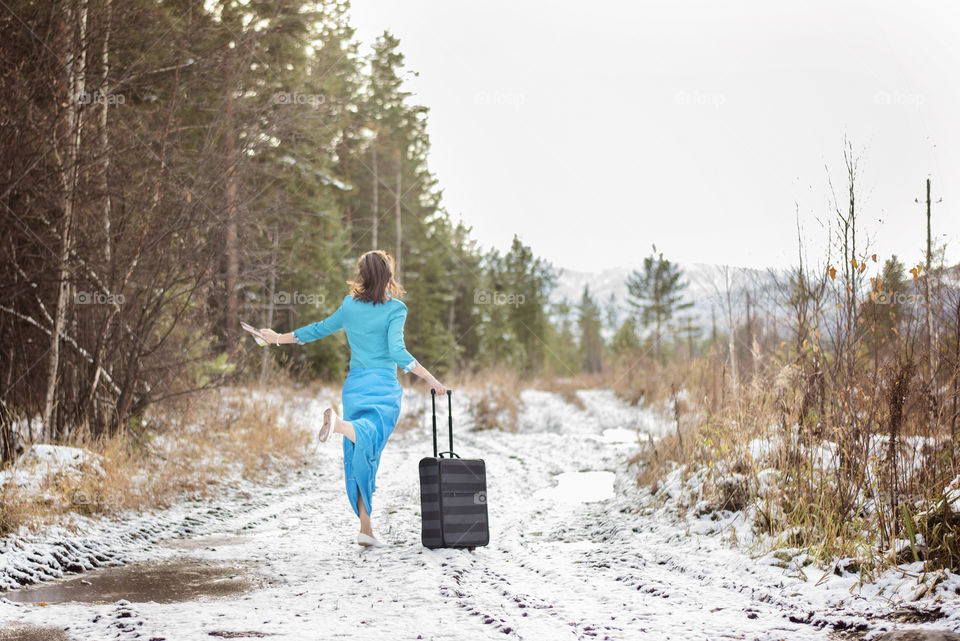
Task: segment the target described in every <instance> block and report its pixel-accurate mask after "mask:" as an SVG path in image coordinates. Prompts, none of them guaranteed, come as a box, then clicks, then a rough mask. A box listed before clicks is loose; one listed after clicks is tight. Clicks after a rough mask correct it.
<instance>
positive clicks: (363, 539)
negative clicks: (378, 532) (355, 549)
mask: <svg viewBox="0 0 960 641" xmlns="http://www.w3.org/2000/svg"><path fill="white" fill-rule="evenodd" d="M357 543H359V544H360V545H362V546H363V547H375V546H380V545H383V543H381V542H380V541H378V540H377V539H375V538H373V537H372V536H370V535H369V534H364V533H363V532H361V533H360V535H359V536H358V537H357Z"/></svg>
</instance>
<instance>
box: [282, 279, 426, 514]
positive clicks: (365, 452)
mask: <svg viewBox="0 0 960 641" xmlns="http://www.w3.org/2000/svg"><path fill="white" fill-rule="evenodd" d="M406 319H407V306H406V305H404V304H403V302H402V301H400V300H398V299H396V298H390V299H387V300H386V301H385V302H383V303H367V302H363V301H358V300H356V299H354V298H353V297H352V296H350V295H347V296H345V297H344V299H343V302H342V303H341V304H340V307H339V308H337V310H336V311H335V312H333V314H331V315H330V316H328V317H327V318H325V319H324V320H322V321H318V322H316V323H311V324H309V325H304V326H303V327H300V328H297V329H295V330H293V335H294V338H295V339H296V340H297V342H298V343H300V344H301V345H302V344H304V343H309V342H310V341H315V340H318V339H321V338H324V337H325V336H329V335H330V334H332V333H334V332H336V331H339V330H341V329H343V330H346V332H347V342H348V343H349V344H350V372H349V373H348V374H347V380H346V381H344V383H343V393H342V397H341V398H342V400H343V419H344V420H345V421H349V422H350V423H352V424H353V431H354V432H355V433H356V439H357V440H356V443H353V442H351V441H350V439H347V438H345V439H343V476H344V481H345V483H346V488H347V497H348V498H349V500H350V505H351V507H353V511H354V513H356V515H357V516H360V510H359V508H358V506H357V497H358V496H362V497H363V504H364V506H365V507H366V509H367V514H372V513H373V492H374V490H375V489H376V477H377V468H378V467H379V466H380V455H381V454H382V453H383V448H384V446H385V445H386V444H387V439H389V438H390V434H391V433H393V429H394V427H396V425H397V419H398V418H399V417H400V399H401V397H402V394H403V390H402V389H401V388H400V381H398V380H397V367H400V368H401V369H403V370H404V371H405V372H409V371H410V370H412V369H413V368H414V367H416V366H417V361H416V359H414V358H413V356H411V355H410V352H408V351H407V348H406V345H405V343H404V340H403V325H404V322H405V321H406Z"/></svg>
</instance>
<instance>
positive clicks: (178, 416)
mask: <svg viewBox="0 0 960 641" xmlns="http://www.w3.org/2000/svg"><path fill="white" fill-rule="evenodd" d="M291 394H293V392H290V393H284V395H291ZM230 395H231V391H230V390H226V394H221V393H218V392H215V391H213V392H207V393H204V394H201V395H194V396H193V397H191V398H189V399H178V400H176V401H170V402H168V403H166V404H163V405H161V406H158V407H156V408H153V409H152V411H151V412H150V413H149V415H148V416H147V417H146V419H145V421H144V423H143V427H141V428H140V429H138V430H136V431H131V432H129V433H127V434H119V435H116V436H113V437H110V438H104V439H99V440H97V441H89V442H74V443H71V445H73V446H75V447H82V448H84V449H86V450H87V451H89V452H91V453H92V454H93V455H94V457H95V459H96V461H97V463H98V464H97V465H81V466H78V467H77V468H76V469H75V470H73V471H70V472H63V471H58V472H55V473H50V474H48V475H47V476H46V477H45V478H43V479H40V487H39V491H37V492H33V491H31V492H25V491H22V490H18V488H17V487H16V486H15V485H13V484H12V483H8V484H7V485H6V486H5V487H4V488H3V489H2V494H3V505H2V509H0V534H2V533H6V532H10V531H13V530H15V529H17V528H18V527H20V526H27V527H38V526H42V525H44V524H47V523H50V522H53V521H56V520H58V519H60V518H61V517H63V516H64V515H66V514H68V513H78V514H84V515H99V514H113V513H117V512H119V511H123V510H147V509H153V508H163V507H166V506H169V505H171V504H172V503H174V502H175V501H176V500H178V499H179V498H181V497H183V496H185V495H196V494H198V493H199V494H205V493H207V492H209V491H211V490H212V489H214V488H215V487H216V486H218V485H219V484H221V483H222V482H224V481H225V480H228V479H229V478H231V474H233V473H236V474H239V475H240V476H242V477H243V478H246V479H256V478H262V477H263V476H265V475H267V474H270V473H273V472H276V471H280V470H283V469H287V468H289V467H292V466H295V465H297V464H300V463H302V462H303V461H304V460H305V459H306V457H307V455H308V444H309V435H308V433H307V431H306V430H304V429H300V428H297V427H291V426H287V425H285V424H284V421H283V417H282V415H281V411H280V409H279V406H278V405H276V404H272V403H268V402H266V401H251V400H248V399H247V398H245V397H244V396H243V395H242V391H241V390H234V391H233V392H232V395H233V396H234V397H235V398H236V400H232V399H231V398H230Z"/></svg>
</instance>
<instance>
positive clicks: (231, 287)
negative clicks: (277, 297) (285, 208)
mask: <svg viewBox="0 0 960 641" xmlns="http://www.w3.org/2000/svg"><path fill="white" fill-rule="evenodd" d="M224 4H226V0H224ZM230 44H232V43H228V44H227V51H226V68H225V69H224V80H225V85H224V94H225V95H224V98H225V102H224V117H225V119H226V136H227V173H226V176H225V178H226V203H225V206H226V230H225V232H226V238H225V247H224V249H225V251H226V260H227V266H226V267H227V270H226V271H227V273H226V289H227V291H226V295H227V319H226V320H227V323H226V332H227V336H226V338H227V351H228V352H231V353H232V352H233V350H234V348H235V346H236V335H237V277H238V273H239V271H240V267H239V264H240V260H239V258H238V256H237V253H238V248H237V173H236V172H237V156H236V132H235V131H234V118H233V66H234V54H233V51H234V49H233V47H230V46H229V45H230Z"/></svg>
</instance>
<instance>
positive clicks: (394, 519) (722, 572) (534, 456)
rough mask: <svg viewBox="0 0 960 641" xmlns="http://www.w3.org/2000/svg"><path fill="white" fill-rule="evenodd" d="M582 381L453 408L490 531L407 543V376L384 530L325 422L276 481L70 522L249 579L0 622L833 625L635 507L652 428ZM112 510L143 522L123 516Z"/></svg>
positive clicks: (564, 634) (384, 477)
mask: <svg viewBox="0 0 960 641" xmlns="http://www.w3.org/2000/svg"><path fill="white" fill-rule="evenodd" d="M580 394H581V395H582V397H581V398H582V400H583V401H584V405H585V408H586V409H584V410H579V409H577V408H575V407H574V406H572V405H569V404H567V403H564V402H563V401H562V400H561V399H560V397H559V396H557V395H554V394H551V393H547V392H525V393H524V400H525V405H526V408H525V410H524V412H523V414H522V416H521V419H520V421H519V423H520V424H519V425H518V428H517V430H516V431H515V432H508V431H499V430H488V431H481V432H474V431H472V430H471V429H470V426H469V420H468V419H467V417H466V416H465V415H464V412H462V411H461V412H460V414H459V415H458V418H459V416H464V419H465V420H464V421H459V422H458V425H457V431H456V436H457V440H456V442H455V450H456V451H457V452H458V453H459V454H460V455H461V456H464V457H469V458H484V459H485V460H486V464H487V475H488V508H489V513H490V523H491V533H490V534H491V537H490V538H491V542H490V545H489V547H486V548H479V549H476V550H473V551H465V550H436V551H431V550H428V549H425V548H424V547H422V546H421V544H420V529H419V527H420V524H419V484H418V477H417V463H418V461H419V460H420V458H422V457H423V456H424V455H426V454H428V453H430V451H431V445H430V438H431V437H430V434H429V432H428V429H427V426H428V422H429V418H428V412H426V411H424V410H425V408H426V407H427V406H426V403H427V399H421V398H418V397H416V396H415V395H413V394H410V393H407V394H405V397H404V403H405V405H406V408H405V413H414V414H416V415H417V416H422V417H423V420H421V421H420V426H419V427H417V428H415V429H411V430H408V431H405V432H397V433H395V434H394V435H393V436H392V437H391V440H390V443H389V444H388V445H387V448H386V450H385V451H384V455H383V459H382V462H381V465H380V470H379V474H378V480H377V492H376V494H375V495H374V519H375V520H374V529H375V531H376V532H377V534H378V536H379V537H380V538H381V540H383V541H384V542H386V543H388V545H387V546H385V547H383V548H372V549H361V548H360V547H359V546H358V545H357V544H356V543H355V542H354V541H355V538H356V533H357V530H358V526H357V523H356V522H355V517H354V515H353V512H352V511H351V509H350V507H349V504H348V502H347V499H346V496H345V492H344V488H343V478H342V476H343V475H342V468H341V451H340V442H339V438H340V437H339V436H336V437H334V438H335V439H337V440H332V441H331V442H328V443H326V444H320V445H319V447H318V449H317V453H316V458H315V462H314V463H312V464H311V465H309V466H307V467H305V468H303V469H301V470H300V471H299V472H297V473H293V474H290V475H288V476H287V477H286V478H285V479H284V480H283V481H280V480H277V481H275V482H271V483H267V484H262V485H257V486H243V487H241V488H240V489H238V490H237V491H236V492H233V493H230V494H229V495H226V496H223V497H222V498H220V499H217V500H215V501H213V502H211V503H208V504H206V505H194V506H188V507H180V508H177V509H174V510H171V511H168V512H167V513H166V514H165V513H158V514H156V515H147V516H145V517H143V519H142V520H141V522H140V523H139V524H136V525H131V524H129V523H127V524H125V525H123V526H122V527H121V526H118V525H117V524H110V523H106V522H104V523H102V524H99V525H94V526H92V528H93V529H92V530H91V531H89V532H87V538H88V539H91V540H93V539H97V538H98V537H100V536H102V537H104V538H106V539H109V532H110V531H113V533H114V534H113V535H114V536H115V539H112V540H113V541H114V543H113V545H114V547H113V549H114V551H115V554H116V556H117V558H118V559H122V560H123V561H125V562H156V561H164V560H167V561H169V560H171V559H173V560H181V559H184V558H193V559H199V560H201V561H202V562H204V563H207V564H208V565H215V564H226V565H228V566H237V565H240V566H243V565H245V564H249V570H248V572H247V573H246V574H247V576H246V577H242V576H241V577H237V576H227V577H221V578H220V579H216V580H234V581H236V580H238V579H244V580H246V581H247V582H248V584H249V585H248V586H247V588H246V589H244V590H241V591H240V592H239V593H236V594H229V593H228V594H227V595H226V596H223V595H222V594H220V595H216V596H200V597H197V596H188V597H185V598H186V600H182V599H179V600H178V594H179V592H180V590H181V589H182V588H183V586H178V584H177V582H176V581H172V582H171V583H170V585H169V586H168V587H167V589H168V590H169V594H165V596H166V597H168V598H164V599H156V598H155V599H154V600H153V601H152V602H151V601H147V602H128V601H126V600H122V601H116V600H115V598H112V599H111V602H109V603H78V602H64V603H50V604H48V605H39V604H36V603H13V602H11V601H9V600H4V601H2V602H0V628H6V629H8V630H9V629H10V628H11V627H15V626H27V625H29V626H41V627H43V628H46V630H48V632H49V635H48V636H47V637H43V636H42V635H41V636H39V637H37V638H51V639H54V638H67V639H76V640H81V639H83V640H86V639H95V640H106V639H120V640H126V639H141V640H144V641H146V640H159V639H166V640H168V641H187V640H198V639H204V640H210V639H215V638H256V637H267V638H286V639H305V640H306V639H339V638H344V639H346V638H351V639H361V640H362V639H437V640H439V639H451V640H453V639H456V640H463V639H510V638H516V639H550V640H555V639H556V640H560V639H827V638H831V633H832V632H831V627H830V626H824V625H823V623H824V622H826V621H827V620H830V621H834V620H837V617H839V616H840V615H839V613H836V612H835V613H834V614H830V613H829V612H828V611H827V608H828V607H829V606H828V604H827V601H828V599H826V598H818V597H817V596H815V594H816V593H815V592H813V591H811V589H810V588H809V585H808V583H807V582H803V581H800V580H799V579H791V578H790V577H788V576H787V575H785V574H784V571H783V570H781V569H780V568H777V567H774V566H773V565H771V564H764V563H758V562H756V561H753V560H751V559H750V558H749V557H748V556H746V555H745V554H744V553H742V552H740V551H737V550H735V549H731V548H730V547H729V546H728V543H727V542H726V541H724V539H723V537H721V536H706V535H700V534H691V533H689V532H688V531H687V529H686V528H685V527H684V526H683V525H681V524H676V523H674V522H672V521H671V520H670V519H667V518H665V517H664V516H663V515H662V514H660V513H659V512H656V511H654V510H653V509H647V510H646V512H641V513H640V514H637V513H635V510H636V507H635V506H637V505H638V504H639V503H638V490H637V489H636V488H635V484H634V480H633V473H632V472H629V471H627V469H626V466H625V460H626V459H627V458H628V457H629V455H630V454H631V453H632V452H633V451H634V448H635V446H636V445H635V444H636V438H637V436H636V433H637V430H640V431H641V432H643V431H646V430H657V429H659V428H658V427H657V426H656V425H654V424H652V421H651V420H650V419H649V415H648V414H646V413H645V412H644V411H642V410H638V409H635V408H629V407H626V406H624V405H622V404H620V403H619V402H618V401H616V400H615V399H614V398H613V396H612V395H611V394H608V393H607V392H601V391H597V392H581V393H580ZM320 408H321V405H320V403H319V402H305V404H304V405H303V407H302V408H300V410H298V413H297V415H298V416H300V417H301V419H302V420H304V421H311V422H314V423H315V424H317V425H318V424H319V420H318V415H319V411H320ZM444 425H445V421H444ZM442 440H443V437H441V442H442ZM442 449H445V448H442ZM184 519H187V521H186V522H188V523H189V527H188V528H184V527H183V523H184ZM118 527H119V529H120V530H122V529H123V528H124V527H126V528H133V529H137V528H139V529H138V530H137V531H141V530H146V531H149V532H151V533H152V534H150V535H149V536H139V537H138V536H134V535H133V534H124V535H122V536H121V535H117V534H116V532H117V529H118ZM97 528H102V529H100V530H98V529H97ZM133 529H131V530H130V532H133ZM167 537H185V538H180V539H174V540H170V539H169V538H167ZM24 553H25V554H26V553H27V552H24ZM34 558H36V555H35V556H34ZM104 571H106V572H109V571H110V570H97V571H95V573H94V574H91V575H89V576H95V574H96V573H97V572H104ZM234 574H237V572H234ZM40 587H43V586H40ZM161 600H164V601H171V602H158V601H161ZM853 619H855V620H861V621H862V619H858V617H856V616H855V615H853ZM54 630H60V631H63V634H65V636H54V635H53V631H54ZM38 633H39V631H38ZM2 634H3V633H2V632H0V638H4V637H3V636H2Z"/></svg>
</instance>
